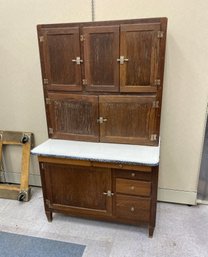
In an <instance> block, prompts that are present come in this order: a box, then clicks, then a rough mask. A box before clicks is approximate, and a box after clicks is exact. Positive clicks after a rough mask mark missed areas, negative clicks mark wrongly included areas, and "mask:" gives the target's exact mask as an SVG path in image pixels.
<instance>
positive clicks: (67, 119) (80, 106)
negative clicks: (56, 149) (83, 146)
mask: <svg viewBox="0 0 208 257" xmlns="http://www.w3.org/2000/svg"><path fill="white" fill-rule="evenodd" d="M46 104H47V110H48V114H49V115H48V117H49V120H48V123H49V126H50V127H51V128H49V135H50V137H52V138H61V139H72V140H83V141H94V142H97V141H99V124H98V123H97V117H98V97H97V96H86V95H77V94H64V93H63V94H58V93H48V99H47V100H46Z"/></svg>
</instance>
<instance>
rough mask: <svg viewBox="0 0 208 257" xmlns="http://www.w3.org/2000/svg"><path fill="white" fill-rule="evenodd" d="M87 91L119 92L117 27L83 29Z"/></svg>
mask: <svg viewBox="0 0 208 257" xmlns="http://www.w3.org/2000/svg"><path fill="white" fill-rule="evenodd" d="M83 36H84V67H85V79H86V80H87V85H86V90H87V91H100V92H102V91H103V92H105V91H107V92H118V91H119V66H118V64H117V61H116V60H117V58H118V56H119V26H118V25H117V26H99V27H84V28H83Z"/></svg>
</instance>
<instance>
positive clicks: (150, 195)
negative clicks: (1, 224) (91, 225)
mask: <svg viewBox="0 0 208 257" xmlns="http://www.w3.org/2000/svg"><path fill="white" fill-rule="evenodd" d="M38 160H39V163H40V173H41V181H42V187H43V196H44V206H45V213H46V216H47V218H48V220H49V221H52V213H53V212H60V213H65V214H69V215H71V216H80V217H87V218H93V219H101V220H107V221H116V222H122V223H127V224H135V225H137V224H141V223H144V224H147V225H148V226H149V236H152V235H153V231H154V227H155V219H156V201H157V174H158V166H154V167H151V166H141V165H138V166H137V165H131V167H132V169H130V166H129V169H125V166H123V168H121V167H119V166H118V167H117V168H116V167H115V166H114V163H109V167H106V163H104V162H94V161H85V160H76V159H65V158H58V157H57V158H56V157H44V156H39V157H38ZM98 163H99V164H100V165H97V167H96V164H98ZM102 166H103V167H102ZM110 166H112V167H113V168H110ZM133 167H137V168H135V170H134V169H133ZM146 168H149V172H144V171H143V170H145V169H146ZM139 170H141V171H139ZM132 174H135V175H133V176H132ZM125 177H126V178H125ZM132 177H133V178H132ZM129 178H131V179H129ZM131 185H133V186H134V187H135V189H134V191H135V192H133V193H132V191H131V190H129V186H131ZM108 191H110V193H111V194H110V195H106V193H107V192H108ZM103 193H104V194H103Z"/></svg>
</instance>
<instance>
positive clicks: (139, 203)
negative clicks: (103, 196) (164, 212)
mask: <svg viewBox="0 0 208 257" xmlns="http://www.w3.org/2000/svg"><path fill="white" fill-rule="evenodd" d="M150 203H151V200H150V199H149V198H140V197H136V196H126V195H118V194H117V195H116V210H115V213H116V217H118V218H124V219H128V220H136V221H137V220H138V221H149V217H150Z"/></svg>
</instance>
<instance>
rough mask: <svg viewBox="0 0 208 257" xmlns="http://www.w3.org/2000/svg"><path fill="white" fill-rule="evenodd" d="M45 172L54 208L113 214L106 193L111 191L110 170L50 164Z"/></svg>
mask: <svg viewBox="0 0 208 257" xmlns="http://www.w3.org/2000/svg"><path fill="white" fill-rule="evenodd" d="M43 170H44V173H45V179H46V181H47V182H48V192H47V199H48V202H50V207H51V208H57V209H59V210H62V209H64V208H66V207H67V209H70V208H71V209H76V210H77V209H80V211H88V212H89V211H93V213H96V212H98V213H102V214H106V215H108V214H109V213H111V208H112V203H111V198H110V197H106V195H104V194H103V193H104V192H107V190H109V188H111V172H110V169H106V168H97V169H94V168H92V167H83V166H69V165H65V164H50V163H47V164H44V168H43ZM95 185H96V186H95ZM46 203H47V202H46Z"/></svg>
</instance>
